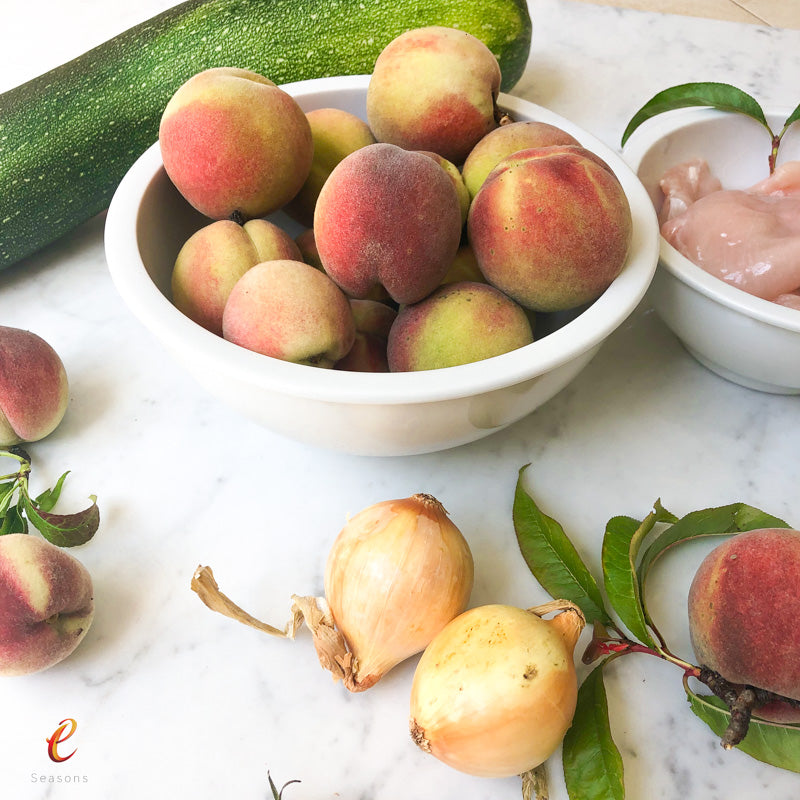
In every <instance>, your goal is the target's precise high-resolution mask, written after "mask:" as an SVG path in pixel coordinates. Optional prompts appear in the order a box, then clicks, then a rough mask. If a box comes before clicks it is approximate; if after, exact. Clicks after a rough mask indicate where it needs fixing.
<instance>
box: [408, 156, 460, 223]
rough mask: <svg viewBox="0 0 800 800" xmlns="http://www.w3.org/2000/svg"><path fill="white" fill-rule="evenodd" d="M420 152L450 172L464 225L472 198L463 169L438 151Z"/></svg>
mask: <svg viewBox="0 0 800 800" xmlns="http://www.w3.org/2000/svg"><path fill="white" fill-rule="evenodd" d="M419 152H420V153H422V154H423V155H426V156H428V157H429V158H432V159H433V160H434V161H435V162H436V163H437V164H438V165H439V166H440V167H441V168H442V169H443V170H444V171H445V172H446V173H447V174H448V176H449V178H450V180H451V181H453V186H455V189H456V194H457V195H458V205H459V208H460V209H461V224H462V225H463V224H464V223H466V221H467V214H468V213H469V204H470V201H471V199H472V198H471V197H470V196H469V191H468V190H467V186H466V184H465V183H464V178H463V177H462V175H461V171H460V170H459V168H458V167H457V166H456V165H455V164H454V163H453V162H452V161H448V160H447V159H446V158H445V157H444V156H440V155H439V154H438V153H434V152H432V151H431V150H420V151H419Z"/></svg>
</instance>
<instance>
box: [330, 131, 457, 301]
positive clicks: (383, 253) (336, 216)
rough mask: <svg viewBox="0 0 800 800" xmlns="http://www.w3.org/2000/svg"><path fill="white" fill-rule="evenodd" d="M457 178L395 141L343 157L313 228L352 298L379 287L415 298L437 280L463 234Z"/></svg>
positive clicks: (402, 297)
mask: <svg viewBox="0 0 800 800" xmlns="http://www.w3.org/2000/svg"><path fill="white" fill-rule="evenodd" d="M461 227H462V226H461V211H460V209H459V204H458V196H457V194H456V190H455V188H454V186H453V182H452V181H451V180H450V178H449V177H448V175H447V173H446V172H445V171H444V170H443V169H442V168H441V167H440V166H438V165H437V164H436V163H435V162H434V161H433V160H432V159H431V158H429V157H428V156H425V155H422V154H421V153H416V152H411V151H408V150H404V149H402V148H400V147H397V146H396V145H392V144H385V143H378V144H371V145H367V147H362V148H361V149H360V150H356V151H355V152H354V153H351V154H350V155H349V156H346V157H345V158H344V159H343V160H342V161H341V162H340V163H339V164H338V166H337V167H336V168H335V169H334V170H333V172H332V173H331V175H330V177H329V178H328V180H327V181H326V183H325V185H324V186H323V187H322V191H321V192H320V195H319V199H318V200H317V207H316V211H315V213H314V235H315V238H316V243H317V249H318V250H319V255H320V258H321V259H322V264H323V267H324V268H325V271H326V272H327V273H328V275H330V276H331V278H332V279H333V280H334V281H336V283H337V284H338V285H339V286H340V287H341V288H342V290H343V291H344V292H345V293H346V294H348V295H349V296H351V297H355V298H365V297H367V296H368V295H369V294H370V292H372V291H374V290H375V288H376V287H377V286H382V287H383V288H384V289H385V290H386V292H387V293H388V295H389V296H390V297H391V299H392V300H394V301H395V302H396V303H414V302H416V301H418V300H421V299H422V298H423V297H425V296H426V295H428V294H430V292H432V291H433V290H434V289H435V288H436V287H437V286H438V285H439V283H440V281H441V280H442V278H443V277H444V275H445V273H446V272H447V270H448V268H449V266H450V264H451V263H452V261H453V258H454V257H455V254H456V252H457V250H458V247H459V243H460V240H461Z"/></svg>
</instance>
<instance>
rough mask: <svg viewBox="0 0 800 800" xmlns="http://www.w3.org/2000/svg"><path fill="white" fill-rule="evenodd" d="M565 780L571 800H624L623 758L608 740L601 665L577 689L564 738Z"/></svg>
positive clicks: (609, 733)
mask: <svg viewBox="0 0 800 800" xmlns="http://www.w3.org/2000/svg"><path fill="white" fill-rule="evenodd" d="M562 762H563V765H564V779H565V781H566V784H567V794H568V795H569V797H570V800H623V798H624V797H625V784H624V781H623V765H622V756H621V755H620V752H619V750H618V749H617V746H616V744H615V743H614V739H613V738H612V736H611V726H610V724H609V720H608V700H607V698H606V689H605V684H604V683H603V666H602V664H601V665H599V666H597V667H595V668H594V669H593V670H592V671H591V672H590V673H589V675H588V676H587V677H586V679H585V680H584V681H583V683H582V684H581V686H580V688H579V689H578V704H577V707H576V709H575V716H574V718H573V720H572V726H571V727H570V728H569V730H568V731H567V734H566V736H565V737H564V746H563V754H562Z"/></svg>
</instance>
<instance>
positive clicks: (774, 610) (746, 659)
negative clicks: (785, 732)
mask: <svg viewBox="0 0 800 800" xmlns="http://www.w3.org/2000/svg"><path fill="white" fill-rule="evenodd" d="M688 605H689V632H690V635H691V640H692V647H693V648H694V651H695V655H696V656H697V658H698V660H699V662H700V663H701V664H703V665H705V666H707V667H709V668H710V669H712V670H715V671H716V672H718V673H719V674H720V675H722V677H723V678H725V679H726V680H728V681H730V682H731V683H738V684H749V685H751V686H756V687H758V688H761V689H766V690H768V691H771V692H775V693H776V694H780V695H783V696H784V697H791V698H794V699H797V700H800V531H796V530H791V529H785V528H763V529H760V530H754V531H747V532H745V533H740V534H737V535H736V536H733V537H732V538H730V539H727V540H726V541H724V542H723V543H722V544H720V545H718V546H717V547H715V548H714V550H712V551H711V552H710V553H709V554H708V555H707V556H706V557H705V558H704V559H703V561H702V562H701V564H700V566H699V568H698V570H697V572H696V573H695V576H694V578H693V580H692V584H691V586H690V588H689V601H688ZM754 713H755V714H756V715H757V716H760V717H764V718H767V719H773V720H779V721H789V722H800V710H798V709H791V708H790V707H788V706H786V705H783V706H778V705H775V704H773V705H771V706H769V707H767V706H764V707H762V708H760V709H756V711H755V712H754Z"/></svg>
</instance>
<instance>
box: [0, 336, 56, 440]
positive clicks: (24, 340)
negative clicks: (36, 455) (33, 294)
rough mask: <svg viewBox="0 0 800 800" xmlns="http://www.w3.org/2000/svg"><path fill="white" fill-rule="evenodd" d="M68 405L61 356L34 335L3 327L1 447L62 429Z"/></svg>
mask: <svg viewBox="0 0 800 800" xmlns="http://www.w3.org/2000/svg"><path fill="white" fill-rule="evenodd" d="M68 403H69V383H68V381H67V373H66V370H65V369H64V363H63V362H62V361H61V358H60V357H59V355H58V353H56V351H55V350H54V349H53V348H52V347H51V346H50V345H49V344H48V343H47V342H46V341H45V340H44V339H42V337H41V336H38V335H37V334H35V333H31V331H25V330H21V329H20V328H10V327H6V326H3V325H0V446H2V447H8V446H10V445H13V444H19V443H20V442H35V441H38V440H39V439H43V438H44V437H45V436H47V435H48V434H50V433H52V432H53V431H54V430H55V429H56V428H57V427H58V425H59V423H60V422H61V420H62V419H63V418H64V414H65V413H66V410H67V404H68Z"/></svg>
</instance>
